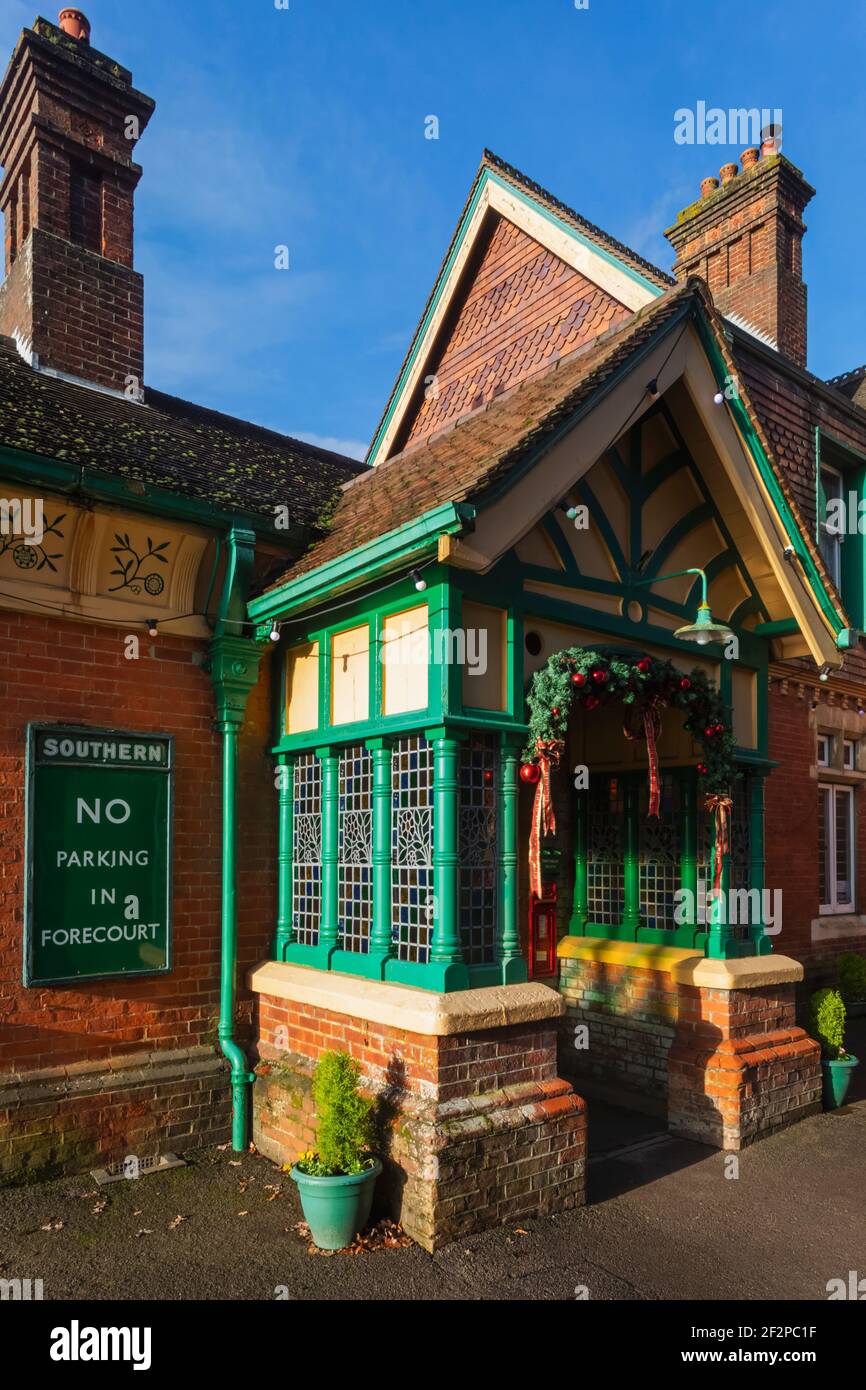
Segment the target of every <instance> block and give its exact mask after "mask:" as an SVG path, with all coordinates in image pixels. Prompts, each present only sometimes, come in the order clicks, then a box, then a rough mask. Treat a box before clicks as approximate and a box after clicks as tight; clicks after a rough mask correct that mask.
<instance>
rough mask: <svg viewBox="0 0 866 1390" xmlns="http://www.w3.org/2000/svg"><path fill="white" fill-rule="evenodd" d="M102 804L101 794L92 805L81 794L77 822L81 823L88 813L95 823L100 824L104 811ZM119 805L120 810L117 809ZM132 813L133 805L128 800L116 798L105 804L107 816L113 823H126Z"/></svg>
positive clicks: (76, 816)
mask: <svg viewBox="0 0 866 1390" xmlns="http://www.w3.org/2000/svg"><path fill="white" fill-rule="evenodd" d="M101 806H102V798H101V797H99V796H98V797H97V798H96V800H95V801H94V803H93V806H92V807H91V806H88V804H87V802H86V801H85V800H84V797H83V796H80V797H79V798H78V805H77V808H76V812H75V820H76V822H77V824H78V825H81V822H82V820H83V818H84V816H85V815H86V816H89V818H90V819H91V820H92V821H93V824H94V825H99V823H100V819H101V816H102V812H101V809H100V808H101ZM118 807H120V811H118V810H117V808H118ZM123 812H125V814H122V813H123ZM131 815H132V807H131V806H130V804H129V802H128V801H120V800H119V799H115V800H114V801H107V802H106V804H105V816H106V819H107V820H110V821H111V824H112V825H125V824H126V822H127V821H128V820H129V817H130V816H131Z"/></svg>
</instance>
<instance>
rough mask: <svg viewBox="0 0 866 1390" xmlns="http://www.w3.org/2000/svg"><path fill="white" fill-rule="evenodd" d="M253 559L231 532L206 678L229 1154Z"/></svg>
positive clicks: (255, 666) (243, 1114) (245, 538)
mask: <svg viewBox="0 0 866 1390" xmlns="http://www.w3.org/2000/svg"><path fill="white" fill-rule="evenodd" d="M254 555H255V536H254V535H253V533H252V532H251V531H241V530H238V529H233V530H232V531H230V532H229V535H228V542H227V563H226V575H225V582H224V585H223V593H222V599H221V602H220V608H219V616H218V618H217V621H216V636H215V637H214V640H213V641H212V643H211V647H210V677H211V681H212V683H213V687H214V696H215V700H216V714H217V717H216V729H217V731H218V733H219V734H220V735H221V736H222V741H223V747H222V774H223V775H222V784H223V785H222V921H221V927H222V946H221V963H220V1013H219V1030H218V1032H219V1042H220V1047H221V1048H222V1051H223V1055H224V1056H225V1057H226V1058H227V1059H228V1061H229V1062H230V1064H231V1075H232V1148H233V1149H234V1150H235V1152H237V1153H240V1152H242V1151H243V1150H245V1149H246V1148H247V1147H248V1144H249V1097H250V1086H251V1085H252V1083H253V1081H255V1073H254V1072H253V1071H251V1070H250V1065H249V1062H248V1061H247V1058H246V1056H245V1055H244V1052H243V1050H242V1049H241V1047H240V1046H239V1045H238V1043H237V1041H236V1040H235V1000H236V995H237V978H236V977H237V960H238V921H237V770H238V739H239V737H240V731H241V729H242V727H243V723H244V714H245V711H246V706H247V699H248V697H249V693H250V691H251V690H252V689H253V687H254V686H255V684H256V681H257V680H258V674H259V662H260V661H261V655H262V653H261V648H260V647H258V646H257V645H256V643H255V642H253V641H250V640H249V639H248V638H245V637H243V636H241V635H240V634H241V633H243V632H244V631H245V618H246V613H245V602H246V596H247V592H248V588H249V579H250V576H251V573H252V562H253V558H254Z"/></svg>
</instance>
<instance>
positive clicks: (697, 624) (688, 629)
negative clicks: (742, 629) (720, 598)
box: [635, 569, 734, 647]
mask: <svg viewBox="0 0 866 1390" xmlns="http://www.w3.org/2000/svg"><path fill="white" fill-rule="evenodd" d="M684 574H699V575H700V576H701V602H700V605H699V607H698V613H697V617H696V618H695V621H694V622H693V623H686V625H685V627H679V628H677V630H676V632H675V633H674V637H678V638H679V639H680V641H681V642H696V643H697V644H698V646H699V647H706V646H709V644H710V642H731V641H733V639H734V633H733V632H732V631H731V629H730V628H729V627H728V625H727V623H716V622H714V621H713V615H712V612H711V610H710V605H709V603H708V602H707V576H706V573H705V571H704V570H701V569H687V570H675V571H674V572H673V574H657V575H653V577H652V578H651V579H638V580H636V581H635V583H636V584H638V585H640V586H642V587H643V586H646V585H649V584H661V583H663V582H664V581H665V580H666V579H681V578H682V576H683V575H684Z"/></svg>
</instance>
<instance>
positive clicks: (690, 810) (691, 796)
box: [680, 769, 698, 933]
mask: <svg viewBox="0 0 866 1390" xmlns="http://www.w3.org/2000/svg"><path fill="white" fill-rule="evenodd" d="M697 782H698V779H697V773H696V772H694V771H692V769H688V770H687V771H685V772H683V773H681V774H680V887H681V888H684V889H685V890H686V891H687V892H689V893H691V895H692V896H691V898H690V899H687V901H690V902H692V903H694V904H695V908H696V909H697V901H698V835H697V831H698V805H697V790H698V787H697ZM684 928H685V931H686V932H691V933H697V930H698V924H697V911H695V912H691V913H690V914H689V918H688V921H687V922H685V923H684ZM680 930H682V929H680Z"/></svg>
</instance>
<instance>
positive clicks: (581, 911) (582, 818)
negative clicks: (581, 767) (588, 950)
mask: <svg viewBox="0 0 866 1390" xmlns="http://www.w3.org/2000/svg"><path fill="white" fill-rule="evenodd" d="M588 819H589V804H588V798H587V795H586V792H581V793H579V794H578V795H577V796H576V797H575V798H574V901H573V903H572V908H571V921H570V922H569V924H568V932H569V935H570V936H586V935H587V934H588V933H587V923H588V922H589V908H588V896H589V877H588V873H587V855H588V831H589V826H588V823H587V822H588Z"/></svg>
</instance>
